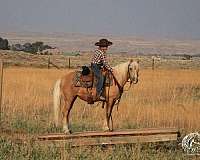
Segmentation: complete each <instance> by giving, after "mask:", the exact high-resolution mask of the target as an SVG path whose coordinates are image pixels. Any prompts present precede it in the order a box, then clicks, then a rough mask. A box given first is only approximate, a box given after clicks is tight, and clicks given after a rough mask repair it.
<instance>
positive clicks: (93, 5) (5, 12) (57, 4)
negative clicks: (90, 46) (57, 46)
mask: <svg viewBox="0 0 200 160" xmlns="http://www.w3.org/2000/svg"><path fill="white" fill-rule="evenodd" d="M10 31H12V32H18V31H22V32H23V31H29V32H44V33H50V32H51V33H52V32H66V33H85V34H109V35H126V36H127V35H129V36H153V37H172V38H190V39H200V0H0V32H10Z"/></svg>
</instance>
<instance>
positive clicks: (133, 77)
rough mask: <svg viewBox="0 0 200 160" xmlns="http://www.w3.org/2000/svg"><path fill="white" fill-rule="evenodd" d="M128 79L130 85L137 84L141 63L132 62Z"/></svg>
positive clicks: (129, 65)
mask: <svg viewBox="0 0 200 160" xmlns="http://www.w3.org/2000/svg"><path fill="white" fill-rule="evenodd" d="M128 78H129V79H130V83H134V84H137V83H138V78H139V61H133V60H132V59H131V60H130V62H129V64H128Z"/></svg>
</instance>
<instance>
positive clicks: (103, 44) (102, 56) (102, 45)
mask: <svg viewBox="0 0 200 160" xmlns="http://www.w3.org/2000/svg"><path fill="white" fill-rule="evenodd" d="M111 45H112V42H110V41H108V40H107V39H100V40H99V42H96V43H95V46H98V49H96V50H95V52H94V55H93V57H92V63H91V67H92V70H93V72H94V75H95V77H96V78H97V79H98V82H97V85H96V90H97V99H99V100H105V98H104V97H103V96H102V88H103V83H104V76H103V75H102V73H101V68H103V67H104V68H106V69H107V70H109V71H111V72H113V69H112V68H111V67H110V65H109V64H108V61H107V57H106V51H107V49H108V46H111Z"/></svg>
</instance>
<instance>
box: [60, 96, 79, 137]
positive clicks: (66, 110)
mask: <svg viewBox="0 0 200 160" xmlns="http://www.w3.org/2000/svg"><path fill="white" fill-rule="evenodd" d="M76 98H77V97H73V98H70V99H65V100H64V106H63V108H62V122H63V131H64V133H66V134H70V133H71V131H70V129H69V114H70V111H71V109H72V106H73V104H74V101H75V100H76Z"/></svg>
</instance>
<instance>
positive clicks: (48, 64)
mask: <svg viewBox="0 0 200 160" xmlns="http://www.w3.org/2000/svg"><path fill="white" fill-rule="evenodd" d="M49 66H50V57H48V62H47V68H48V69H49Z"/></svg>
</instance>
